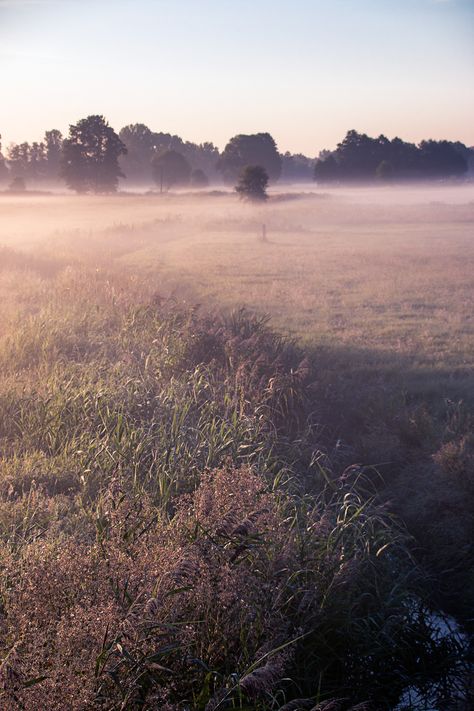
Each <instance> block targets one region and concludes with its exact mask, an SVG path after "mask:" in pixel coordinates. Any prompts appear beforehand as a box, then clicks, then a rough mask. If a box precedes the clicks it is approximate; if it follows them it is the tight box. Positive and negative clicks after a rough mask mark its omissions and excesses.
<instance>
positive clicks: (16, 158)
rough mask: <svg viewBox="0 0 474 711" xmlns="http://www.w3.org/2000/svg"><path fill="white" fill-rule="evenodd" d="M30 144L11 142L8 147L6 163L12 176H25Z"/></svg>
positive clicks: (27, 169) (28, 161) (27, 167)
mask: <svg viewBox="0 0 474 711" xmlns="http://www.w3.org/2000/svg"><path fill="white" fill-rule="evenodd" d="M30 150H31V148H30V144H29V143H26V142H25V143H19V144H18V143H12V144H11V145H10V147H9V148H8V155H7V158H8V165H9V168H10V172H11V174H12V176H13V177H14V178H16V177H19V178H26V177H27V175H28V171H29V163H30Z"/></svg>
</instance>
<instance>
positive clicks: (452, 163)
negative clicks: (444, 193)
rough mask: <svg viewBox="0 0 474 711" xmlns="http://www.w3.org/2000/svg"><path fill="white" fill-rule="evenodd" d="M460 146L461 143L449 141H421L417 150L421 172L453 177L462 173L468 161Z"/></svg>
mask: <svg viewBox="0 0 474 711" xmlns="http://www.w3.org/2000/svg"><path fill="white" fill-rule="evenodd" d="M461 146H463V144H462V143H461V144H459V143H457V144H456V143H451V142H450V141H422V142H421V143H420V145H419V151H420V166H421V170H422V172H423V174H424V175H425V176H426V177H432V178H453V177H460V176H462V175H464V174H465V173H466V172H467V169H468V162H467V159H466V157H465V155H463V153H462V152H461V149H460V147H461ZM463 147H464V148H465V146H463Z"/></svg>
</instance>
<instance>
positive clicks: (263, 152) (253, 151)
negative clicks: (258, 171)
mask: <svg viewBox="0 0 474 711" xmlns="http://www.w3.org/2000/svg"><path fill="white" fill-rule="evenodd" d="M248 165H259V166H262V168H264V169H265V171H266V173H267V175H268V179H269V180H270V181H276V180H278V178H279V177H280V175H281V166H282V159H281V156H280V154H279V153H278V149H277V146H276V143H275V141H274V139H273V138H272V136H271V135H270V134H269V133H256V134H252V135H249V136H247V135H244V134H239V135H238V136H234V137H233V138H231V140H230V141H229V143H228V144H227V145H226V147H225V148H224V151H223V153H222V155H221V156H220V158H219V161H218V163H217V167H218V169H219V171H220V172H221V173H222V176H223V178H224V180H225V182H227V183H230V184H234V183H235V181H236V180H237V178H238V176H239V175H240V173H241V172H242V170H243V169H244V168H245V167H246V166H248Z"/></svg>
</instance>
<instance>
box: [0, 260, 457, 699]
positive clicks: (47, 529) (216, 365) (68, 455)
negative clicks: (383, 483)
mask: <svg viewBox="0 0 474 711" xmlns="http://www.w3.org/2000/svg"><path fill="white" fill-rule="evenodd" d="M6 255H7V258H8V259H9V260H10V262H9V264H10V265H11V268H13V267H14V265H15V264H16V265H17V266H18V267H20V266H21V264H22V261H23V260H22V255H21V254H19V253H14V252H10V253H8V252H7V253H6ZM33 256H34V255H31V256H30V257H29V258H30V259H31V260H32V261H31V263H30V265H29V268H30V269H31V270H33V269H34V270H35V271H36V272H37V273H38V274H41V275H43V277H44V279H46V278H48V279H49V280H50V281H49V282H48V283H47V284H46V288H44V286H41V287H40V288H39V290H38V291H37V292H36V294H37V298H36V299H35V308H34V310H33V311H32V312H31V313H30V315H29V317H26V318H25V315H24V314H21V316H20V317H19V318H18V321H17V322H16V323H14V324H13V325H12V326H11V327H10V328H9V329H8V331H7V333H6V334H5V335H4V336H3V338H2V339H1V341H0V364H1V373H2V376H1V380H0V452H1V459H0V466H1V471H2V476H1V478H0V536H1V539H2V542H3V547H2V549H1V565H2V576H1V589H0V594H1V599H2V633H1V637H0V655H1V658H2V664H1V675H2V689H1V691H0V694H1V697H0V698H1V703H2V705H3V707H5V708H6V709H8V710H9V709H10V708H11V709H12V711H13V709H15V708H16V707H19V708H22V707H23V708H24V709H26V711H29V710H30V709H36V708H48V709H51V711H55V709H57V710H58V711H59V709H64V708H71V709H77V710H79V709H83V708H97V709H99V708H100V709H104V710H105V711H118V709H130V710H131V711H132V710H134V709H149V710H150V711H151V709H156V708H163V709H168V711H178V709H192V710H193V711H203V710H204V709H207V710H208V711H211V710H212V709H214V710H215V711H217V709H220V708H229V707H232V706H233V707H237V708H239V707H241V708H247V709H251V710H253V711H277V710H278V709H281V708H282V707H283V708H285V706H286V708H287V709H288V704H289V703H291V702H292V700H296V699H302V698H303V699H304V702H301V703H303V704H304V706H305V707H307V708H310V709H317V708H318V707H319V708H324V706H320V705H321V704H325V703H326V704H329V701H330V700H333V701H332V702H331V703H333V705H335V704H336V699H337V698H344V702H343V704H344V707H345V708H348V707H350V706H354V705H356V704H365V707H366V708H370V706H371V707H372V708H373V709H376V710H377V711H382V710H383V709H389V708H390V707H393V705H394V704H395V703H396V701H397V699H398V697H399V696H400V694H401V692H402V691H403V689H404V688H405V686H406V685H407V682H408V681H409V680H410V681H411V680H412V679H415V680H416V682H417V683H418V685H419V686H420V689H421V691H420V694H421V697H422V696H423V688H424V685H425V686H426V685H428V684H430V683H431V684H434V688H435V689H436V692H437V693H438V694H439V696H440V697H441V696H442V695H443V694H445V693H447V694H449V693H451V691H452V690H453V688H454V686H455V684H456V683H457V681H458V678H457V677H453V668H455V667H456V664H458V665H460V664H461V663H463V660H464V656H463V655H464V650H463V647H462V642H461V640H459V639H458V638H457V637H456V635H448V637H445V638H443V639H438V638H437V637H436V635H435V634H434V630H433V627H432V623H431V617H430V614H429V613H430V611H429V608H428V603H429V596H428V595H427V580H426V578H425V575H424V572H423V570H422V569H421V568H419V567H418V566H417V565H416V564H415V563H414V562H413V559H412V557H411V555H410V551H409V545H410V538H409V536H408V535H407V533H406V532H405V530H404V529H403V527H402V526H401V525H400V523H398V522H397V520H396V519H395V518H394V517H393V515H392V514H391V513H390V511H389V508H388V506H387V504H385V503H384V496H383V495H380V494H379V493H378V487H376V486H374V473H373V472H372V471H371V470H370V469H368V470H367V469H365V468H364V467H361V466H354V467H348V468H347V467H345V468H344V469H343V470H342V473H339V470H338V464H337V457H336V456H335V457H334V462H335V464H334V465H332V463H331V456H330V453H329V451H327V450H326V448H325V447H324V444H323V443H322V442H321V431H320V429H319V428H318V427H317V426H316V425H315V420H314V399H313V398H314V392H315V390H314V387H315V381H316V380H317V368H315V365H314V364H313V362H312V360H311V359H310V358H308V357H307V356H305V354H304V353H303V352H302V351H301V350H300V349H299V348H298V347H296V346H295V344H293V343H292V342H291V341H288V340H287V339H285V338H282V337H281V336H279V335H278V334H276V333H274V332H273V331H272V330H271V329H270V328H269V326H268V323H267V320H266V319H265V318H262V317H256V316H252V315H251V314H249V313H248V312H246V311H243V310H239V311H236V312H233V313H231V314H228V315H222V314H208V315H206V314H202V313H199V311H197V310H196V309H193V308H189V307H187V306H185V305H181V304H176V303H174V302H166V301H163V300H161V299H160V298H158V297H156V295H153V293H148V292H147V290H146V287H145V286H144V285H140V284H139V283H137V280H136V278H135V274H132V273H127V272H126V271H123V272H120V271H119V270H115V271H113V270H99V271H97V270H96V269H95V268H94V269H90V268H88V267H86V266H80V265H76V266H75V267H69V268H67V269H63V268H62V265H61V263H60V262H58V263H56V269H54V268H52V267H53V265H54V262H55V260H54V259H52V264H51V265H49V267H48V265H47V264H45V263H42V262H41V260H40V259H39V257H37V261H34V259H33ZM21 281H22V282H23V283H24V282H25V278H24V275H23V278H22V280H21ZM42 284H45V282H44V281H43V282H42ZM458 419H460V418H458ZM452 421H453V422H454V418H452ZM423 422H424V420H423V418H421V417H420V418H419V423H418V426H417V428H416V431H417V432H419V431H420V430H421V429H422V427H426V425H423ZM458 436H462V435H461V431H458V430H456V431H453V432H452V437H453V441H455V442H458V439H457V437H458ZM412 439H413V436H412ZM458 446H459V447H460V451H461V450H462V457H464V458H465V460H466V463H467V466H469V462H470V461H471V460H470V459H469V457H470V456H471V454H470V452H471V450H470V448H469V447H470V445H469V444H468V443H465V444H461V442H460V440H459V445H458ZM448 459H449V458H448ZM442 461H443V462H444V461H446V457H444V458H442ZM463 461H464V459H463ZM339 462H340V460H339ZM443 466H445V468H446V465H443ZM447 469H449V471H451V470H452V467H451V466H448V467H447ZM456 471H457V470H456ZM461 476H462V475H461ZM375 478H376V479H377V481H378V478H377V477H375ZM448 698H449V697H448ZM295 703H296V702H295ZM298 703H299V702H298ZM307 704H309V705H308V706H307ZM293 708H294V706H293ZM327 708H330V706H327ZM359 708H360V706H359Z"/></svg>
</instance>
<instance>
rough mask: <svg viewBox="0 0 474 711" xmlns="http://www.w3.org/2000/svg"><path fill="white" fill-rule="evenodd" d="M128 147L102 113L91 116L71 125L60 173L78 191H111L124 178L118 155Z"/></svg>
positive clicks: (65, 142) (122, 153) (115, 188)
mask: <svg viewBox="0 0 474 711" xmlns="http://www.w3.org/2000/svg"><path fill="white" fill-rule="evenodd" d="M126 152H127V149H126V147H125V145H124V144H123V143H122V141H121V140H120V138H119V137H118V135H117V134H116V133H115V131H114V130H113V128H112V127H111V126H109V124H108V122H107V121H106V120H105V118H104V117H103V116H95V115H94V116H88V117H87V118H85V119H82V120H81V121H79V122H78V123H77V124H74V125H71V126H70V127H69V136H68V138H66V139H65V140H64V142H63V151H62V159H61V172H62V175H63V177H64V179H65V180H66V183H67V185H68V186H69V187H70V188H71V189H72V190H75V191H76V192H78V193H87V192H95V193H112V192H115V191H116V190H117V187H118V181H119V178H123V177H125V176H124V174H123V173H122V171H121V170H120V166H119V157H120V156H121V155H125V154H126Z"/></svg>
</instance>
